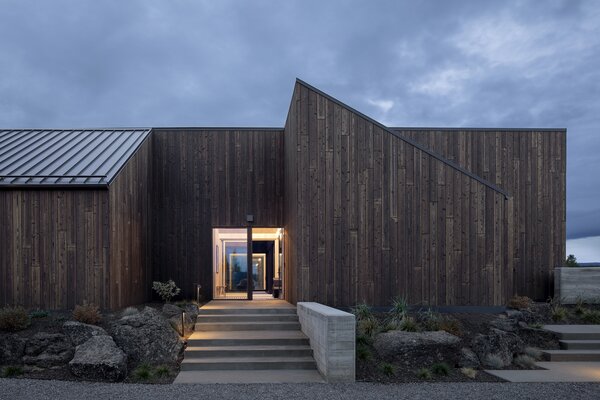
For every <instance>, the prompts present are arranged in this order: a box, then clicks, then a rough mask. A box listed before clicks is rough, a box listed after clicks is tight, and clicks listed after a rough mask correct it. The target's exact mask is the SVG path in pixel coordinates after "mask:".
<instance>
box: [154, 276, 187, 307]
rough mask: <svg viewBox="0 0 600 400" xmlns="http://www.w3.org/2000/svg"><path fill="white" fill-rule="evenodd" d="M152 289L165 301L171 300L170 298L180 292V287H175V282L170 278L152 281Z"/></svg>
mask: <svg viewBox="0 0 600 400" xmlns="http://www.w3.org/2000/svg"><path fill="white" fill-rule="evenodd" d="M152 289H153V290H154V291H155V292H156V293H157V294H158V295H159V296H160V298H161V299H163V301H164V302H165V303H168V302H170V301H171V299H172V298H173V297H175V296H177V295H178V294H179V292H181V289H179V288H178V287H177V285H176V284H175V282H173V280H172V279H169V280H168V281H166V282H158V281H154V282H152Z"/></svg>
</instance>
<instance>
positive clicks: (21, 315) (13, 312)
mask: <svg viewBox="0 0 600 400" xmlns="http://www.w3.org/2000/svg"><path fill="white" fill-rule="evenodd" d="M29 322H30V321H29V315H27V311H25V309H24V308H23V307H4V308H0V331H7V332H16V331H21V330H23V329H25V328H27V327H28V326H29Z"/></svg>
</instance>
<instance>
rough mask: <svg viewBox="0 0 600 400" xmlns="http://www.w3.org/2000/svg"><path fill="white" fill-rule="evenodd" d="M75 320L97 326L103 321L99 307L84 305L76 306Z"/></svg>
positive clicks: (74, 311)
mask: <svg viewBox="0 0 600 400" xmlns="http://www.w3.org/2000/svg"><path fill="white" fill-rule="evenodd" d="M73 318H75V320H76V321H79V322H83V323H84V324H92V325H96V324H97V323H98V322H100V320H101V319H102V314H100V310H99V309H98V306H95V305H93V304H83V305H82V306H75V309H74V310H73Z"/></svg>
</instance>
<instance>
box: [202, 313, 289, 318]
mask: <svg viewBox="0 0 600 400" xmlns="http://www.w3.org/2000/svg"><path fill="white" fill-rule="evenodd" d="M292 315H293V316H297V315H296V314H291V313H290V314H198V318H204V317H206V318H253V317H260V318H264V317H270V318H281V317H289V316H292Z"/></svg>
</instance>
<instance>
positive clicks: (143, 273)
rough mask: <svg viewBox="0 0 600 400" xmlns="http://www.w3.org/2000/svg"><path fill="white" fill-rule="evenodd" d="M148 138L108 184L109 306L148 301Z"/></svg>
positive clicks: (149, 148)
mask: <svg viewBox="0 0 600 400" xmlns="http://www.w3.org/2000/svg"><path fill="white" fill-rule="evenodd" d="M151 154H152V138H151V137H149V138H147V139H146V140H145V141H144V142H143V143H142V145H141V146H140V148H139V149H138V150H137V152H136V153H135V154H134V155H133V157H131V158H130V159H129V161H127V163H126V164H125V166H124V167H123V169H122V170H121V171H120V172H119V174H118V175H117V177H116V178H115V179H114V181H113V182H112V183H111V184H110V185H109V204H110V306H111V308H113V309H115V308H121V307H126V306H128V305H132V304H140V303H143V302H145V301H148V300H150V299H151V296H152V294H151V285H152V260H151V257H150V251H151V246H152V236H151V231H150V222H151V214H150V206H151V199H152V197H151V192H150V187H151V172H152V164H151Z"/></svg>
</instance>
